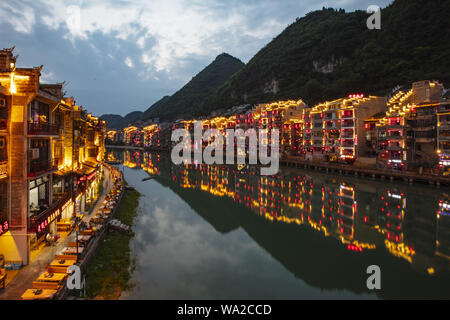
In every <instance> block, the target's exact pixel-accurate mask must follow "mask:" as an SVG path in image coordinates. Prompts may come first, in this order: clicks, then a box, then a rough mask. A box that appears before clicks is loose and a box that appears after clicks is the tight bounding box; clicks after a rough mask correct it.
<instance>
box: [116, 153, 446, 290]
mask: <svg viewBox="0 0 450 320" xmlns="http://www.w3.org/2000/svg"><path fill="white" fill-rule="evenodd" d="M117 158H120V155H117ZM123 161H124V164H125V165H126V166H127V167H129V168H139V169H142V170H144V171H146V172H148V173H149V174H151V175H155V176H157V181H158V183H159V184H161V185H163V186H165V187H169V188H170V189H171V190H172V191H173V192H174V193H176V194H177V195H178V196H179V197H180V198H181V199H183V200H184V201H185V202H186V203H187V204H189V206H190V207H191V208H192V209H193V210H194V211H195V212H196V213H197V214H198V215H200V216H201V217H202V218H203V219H205V220H206V221H208V223H209V224H210V225H212V226H213V227H214V228H215V230H217V231H218V232H220V233H221V234H229V233H230V232H231V231H234V230H237V229H239V228H242V229H243V230H245V231H246V233H247V234H248V235H249V236H250V237H251V238H252V239H253V240H254V241H255V243H257V245H258V246H259V247H260V248H263V249H264V250H265V251H267V252H268V253H270V255H271V256H272V257H273V258H275V259H276V260H277V261H279V262H280V263H281V264H282V265H283V266H284V268H285V269H287V270H289V272H291V273H292V274H294V275H295V276H296V277H297V278H300V279H302V280H303V281H304V282H306V283H307V284H308V285H309V286H311V287H314V288H320V289H327V290H331V289H339V290H350V291H351V292H354V293H357V294H360V293H368V290H367V288H366V279H367V275H366V274H365V269H366V268H367V267H368V266H369V265H372V264H376V265H379V266H380V267H381V270H382V287H383V289H382V290H381V291H379V292H377V295H378V296H380V297H384V298H408V297H411V298H449V297H450V293H449V289H448V288H449V284H450V282H449V278H448V277H449V255H450V253H449V249H450V245H449V239H450V215H449V212H450V206H448V195H447V194H446V193H445V192H446V190H441V191H439V190H437V189H433V188H426V187H418V186H407V185H403V184H386V183H382V182H379V181H368V180H362V179H352V178H350V177H340V176H336V175H325V174H321V173H316V172H310V171H298V170H289V169H286V170H283V171H282V172H281V173H280V174H279V175H277V176H273V177H265V176H259V174H258V173H259V169H258V168H255V167H247V168H244V169H243V170H238V169H237V168H236V167H232V166H174V165H172V164H171V162H170V159H168V158H167V157H164V156H163V155H159V154H152V153H142V152H129V151H127V152H125V153H124V154H123ZM243 245H244V244H243ZM257 267H258V266H255V268H257Z"/></svg>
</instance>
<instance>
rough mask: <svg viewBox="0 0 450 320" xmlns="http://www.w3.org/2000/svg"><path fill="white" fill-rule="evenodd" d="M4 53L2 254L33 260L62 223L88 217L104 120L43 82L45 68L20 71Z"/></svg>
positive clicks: (0, 82)
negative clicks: (83, 214)
mask: <svg viewBox="0 0 450 320" xmlns="http://www.w3.org/2000/svg"><path fill="white" fill-rule="evenodd" d="M13 50H14V49H3V50H1V51H0V224H1V226H2V227H1V229H0V254H2V255H4V257H5V260H6V261H14V262H21V263H23V264H28V263H29V262H30V256H31V255H30V252H31V251H32V250H33V249H35V248H38V247H39V246H40V244H41V242H42V240H43V239H45V236H46V235H47V234H49V233H51V234H56V233H57V232H58V229H57V221H59V220H61V219H70V218H71V217H72V216H73V215H74V214H77V213H80V212H83V211H84V210H85V209H86V207H87V205H89V202H90V201H92V198H93V196H94V193H95V192H94V189H95V185H96V183H97V181H98V180H99V176H100V173H101V171H102V170H101V165H102V161H103V157H104V152H105V150H104V149H105V147H104V138H105V136H104V135H105V130H106V127H105V123H104V122H103V121H100V120H99V119H98V118H95V117H92V116H91V115H89V114H87V112H86V111H84V110H82V108H80V107H78V106H76V105H75V101H74V99H73V98H66V97H64V96H63V93H62V87H63V84H55V85H49V84H41V83H40V82H39V78H40V75H41V70H42V67H39V68H17V67H16V57H15V56H14V52H13Z"/></svg>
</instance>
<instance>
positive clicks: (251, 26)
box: [0, 0, 391, 115]
mask: <svg viewBox="0 0 450 320" xmlns="http://www.w3.org/2000/svg"><path fill="white" fill-rule="evenodd" d="M390 2H391V1H390V0H335V1H331V0H330V1H318V0H281V1H274V0H250V1H242V0H226V1H218V0H192V1H191V0H189V1H187V0H152V1H139V0H90V1H87V0H84V1H83V0H79V1H78V0H2V1H1V2H0V40H1V41H0V47H2V48H7V47H12V46H16V54H19V55H20V57H19V60H18V64H17V65H18V67H31V66H39V65H42V64H43V65H44V69H43V72H42V77H41V82H47V83H55V82H62V81H64V80H66V81H67V82H68V84H67V86H66V90H67V93H68V95H69V96H74V97H75V98H76V101H77V103H78V104H79V105H83V106H85V107H86V108H87V109H88V110H89V112H92V113H93V114H95V115H101V114H104V113H114V114H120V115H125V114H127V113H129V112H131V111H136V110H139V111H144V110H145V109H147V108H148V107H149V106H150V105H152V104H153V103H154V102H156V101H157V100H159V99H160V98H162V97H163V96H165V95H171V94H173V93H174V92H176V91H177V90H178V89H179V88H181V87H182V86H183V85H184V84H185V83H186V82H188V81H189V80H190V79H191V78H192V77H193V76H195V75H196V74H197V73H198V72H200V71H201V70H202V69H203V68H204V67H205V66H207V65H208V64H210V63H211V62H212V61H213V60H214V58H215V57H216V56H217V55H219V54H221V53H223V52H226V53H229V54H231V55H233V56H235V57H237V58H239V59H241V60H242V61H243V62H244V63H247V62H248V61H249V60H250V59H251V58H252V57H253V56H254V55H255V54H256V53H257V52H258V51H259V50H260V49H261V48H262V47H264V46H265V45H266V44H267V43H268V42H270V41H271V39H272V38H274V37H276V36H277V35H278V34H279V33H280V32H281V31H283V30H284V28H286V27H287V26H288V25H289V24H291V23H293V22H294V21H295V19H296V18H297V17H303V16H304V15H305V14H306V13H308V12H310V11H313V10H318V9H321V8H322V7H324V6H325V7H333V8H344V9H346V10H347V11H353V10H356V9H362V10H366V9H367V7H368V6H369V5H378V6H380V7H385V6H387V5H388V4H389V3H390Z"/></svg>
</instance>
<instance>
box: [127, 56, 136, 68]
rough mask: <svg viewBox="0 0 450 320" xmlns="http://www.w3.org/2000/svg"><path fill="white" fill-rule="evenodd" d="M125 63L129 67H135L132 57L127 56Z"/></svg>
mask: <svg viewBox="0 0 450 320" xmlns="http://www.w3.org/2000/svg"><path fill="white" fill-rule="evenodd" d="M125 65H126V66H127V67H128V68H133V67H134V64H133V61H132V60H131V58H130V57H126V59H125Z"/></svg>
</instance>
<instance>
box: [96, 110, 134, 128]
mask: <svg viewBox="0 0 450 320" xmlns="http://www.w3.org/2000/svg"><path fill="white" fill-rule="evenodd" d="M142 115H143V113H142V111H133V112H130V113H129V114H127V115H126V116H125V117H122V116H120V115H117V114H104V115H102V116H101V117H100V119H101V120H105V121H106V123H107V125H108V128H109V129H119V130H120V129H123V128H125V127H126V126H128V125H129V124H132V123H135V122H136V121H139V120H140V119H141V118H142Z"/></svg>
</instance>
